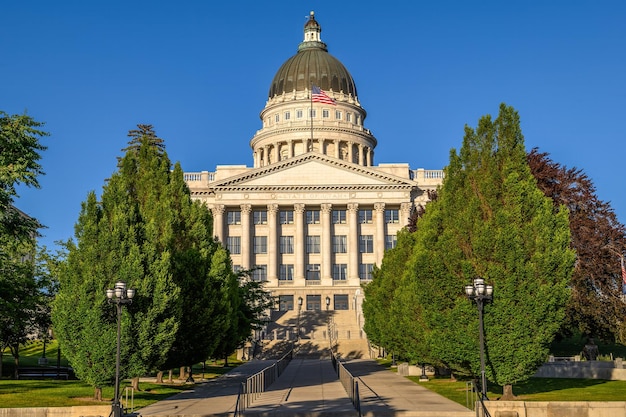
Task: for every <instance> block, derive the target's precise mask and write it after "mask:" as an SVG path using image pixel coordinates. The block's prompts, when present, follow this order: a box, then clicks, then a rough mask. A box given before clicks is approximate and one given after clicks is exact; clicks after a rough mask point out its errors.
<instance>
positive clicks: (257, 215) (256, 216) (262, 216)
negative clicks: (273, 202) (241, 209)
mask: <svg viewBox="0 0 626 417" xmlns="http://www.w3.org/2000/svg"><path fill="white" fill-rule="evenodd" d="M252 220H253V221H254V224H267V211H266V210H255V211H253V212H252Z"/></svg>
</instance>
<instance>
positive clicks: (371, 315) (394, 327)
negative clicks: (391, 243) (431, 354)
mask: <svg viewBox="0 0 626 417" xmlns="http://www.w3.org/2000/svg"><path fill="white" fill-rule="evenodd" d="M422 212H423V211H422ZM414 244H415V239H414V235H413V234H412V233H410V232H409V231H408V230H406V229H404V230H401V231H400V232H399V233H398V240H397V244H396V247H395V248H393V249H389V250H387V251H386V252H385V256H384V258H383V262H382V264H381V266H380V268H374V271H373V274H372V275H373V279H372V281H371V282H370V283H368V284H367V285H365V286H364V293H365V300H364V301H363V315H364V317H365V324H364V326H363V328H364V330H365V333H367V338H368V340H370V341H371V342H373V343H374V344H376V345H378V346H380V347H383V348H385V349H386V350H387V351H388V352H394V353H396V354H397V355H398V356H399V357H401V358H406V359H410V360H416V361H423V360H424V359H425V358H424V356H425V355H424V353H425V345H424V337H423V335H420V334H419V330H420V329H419V328H418V329H417V331H407V328H408V327H410V328H413V323H415V322H416V320H417V318H418V317H420V316H421V313H420V312H419V311H418V310H419V309H420V306H419V305H416V304H411V301H410V298H411V297H407V296H410V295H412V294H411V291H404V290H401V291H397V289H398V288H399V287H401V288H402V280H403V275H404V273H405V271H406V266H407V261H408V259H409V256H410V255H411V253H412V251H413V245H414ZM390 317H393V319H391V320H390ZM413 330H415V329H413Z"/></svg>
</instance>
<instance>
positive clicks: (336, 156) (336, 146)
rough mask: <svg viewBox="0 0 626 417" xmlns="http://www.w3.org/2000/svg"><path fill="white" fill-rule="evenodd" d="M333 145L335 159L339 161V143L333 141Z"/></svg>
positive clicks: (336, 140)
mask: <svg viewBox="0 0 626 417" xmlns="http://www.w3.org/2000/svg"><path fill="white" fill-rule="evenodd" d="M333 143H334V144H335V158H337V159H340V158H341V150H340V149H339V147H340V145H341V143H340V142H339V140H338V139H335V140H334V141H333Z"/></svg>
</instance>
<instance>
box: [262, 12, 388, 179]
mask: <svg viewBox="0 0 626 417" xmlns="http://www.w3.org/2000/svg"><path fill="white" fill-rule="evenodd" d="M321 32H322V28H321V26H320V25H319V23H317V21H316V20H315V15H314V13H313V12H311V15H310V17H309V21H308V22H307V23H306V24H305V25H304V40H303V41H302V43H300V45H299V47H298V52H297V53H296V55H294V56H293V57H291V58H289V59H288V60H287V61H286V62H285V63H284V64H283V65H282V66H281V67H280V69H279V70H278V72H277V73H276V75H275V76H274V79H273V81H272V85H271V87H270V91H269V97H268V100H267V103H266V105H265V108H264V109H263V111H262V112H261V120H262V121H263V128H262V129H261V130H259V131H258V132H257V133H256V135H255V136H254V138H252V140H251V141H250V146H251V147H252V150H253V155H254V156H253V158H254V166H255V167H261V166H266V165H269V164H272V163H275V162H278V161H282V160H284V159H287V158H292V157H294V156H296V155H300V154H303V153H306V152H310V151H314V152H319V153H322V154H324V155H329V156H333V157H335V158H340V159H343V160H346V161H350V162H352V163H356V164H359V165H364V166H371V165H373V164H374V157H373V155H374V148H375V147H376V138H374V136H373V135H372V133H371V132H370V131H369V130H368V129H366V128H365V127H364V125H363V123H364V121H365V117H366V115H367V113H366V112H365V110H364V109H363V108H362V107H361V104H360V103H359V101H358V98H357V89H356V84H355V83H354V80H353V78H352V76H351V75H350V73H349V72H348V70H347V69H346V67H345V66H344V65H343V64H342V63H341V62H340V61H339V60H338V59H337V58H335V57H333V56H332V55H330V54H329V53H328V49H327V47H326V44H325V43H323V42H322V40H321V36H320V35H321ZM313 85H315V86H317V87H319V88H321V89H322V90H324V92H325V93H326V94H327V95H328V96H330V97H331V98H332V99H334V100H335V104H334V105H330V104H321V103H313V102H312V101H311V88H312V86H313Z"/></svg>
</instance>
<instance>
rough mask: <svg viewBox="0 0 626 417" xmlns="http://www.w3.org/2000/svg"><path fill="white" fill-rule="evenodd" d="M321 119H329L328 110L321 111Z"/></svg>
mask: <svg viewBox="0 0 626 417" xmlns="http://www.w3.org/2000/svg"><path fill="white" fill-rule="evenodd" d="M322 117H323V118H324V119H328V118H329V117H330V112H329V111H328V109H323V110H322Z"/></svg>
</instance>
